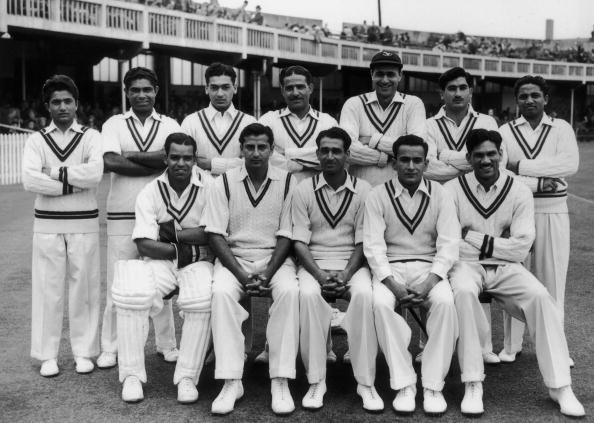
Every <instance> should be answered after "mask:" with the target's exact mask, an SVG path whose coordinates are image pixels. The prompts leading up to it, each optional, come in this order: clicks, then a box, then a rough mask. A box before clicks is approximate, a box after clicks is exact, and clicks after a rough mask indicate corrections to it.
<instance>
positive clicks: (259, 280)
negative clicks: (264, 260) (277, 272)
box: [245, 274, 272, 297]
mask: <svg viewBox="0 0 594 423" xmlns="http://www.w3.org/2000/svg"><path fill="white" fill-rule="evenodd" d="M250 276H251V277H250V282H249V283H247V284H246V285H245V292H246V293H247V294H248V295H251V296H252V297H266V296H268V295H269V294H270V292H271V291H272V288H270V287H269V281H268V278H267V277H266V276H264V275H262V274H252V275H250Z"/></svg>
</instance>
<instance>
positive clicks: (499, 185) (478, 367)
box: [446, 129, 584, 416]
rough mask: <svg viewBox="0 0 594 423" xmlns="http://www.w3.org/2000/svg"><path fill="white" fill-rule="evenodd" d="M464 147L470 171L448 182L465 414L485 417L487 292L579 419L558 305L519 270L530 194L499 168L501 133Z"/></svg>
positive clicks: (530, 219)
mask: <svg viewBox="0 0 594 423" xmlns="http://www.w3.org/2000/svg"><path fill="white" fill-rule="evenodd" d="M466 147H467V149H468V162H469V163H470V164H471V165H472V168H473V172H472V173H467V174H466V175H463V176H461V177H459V178H457V179H454V180H452V181H450V182H448V183H447V184H446V189H447V190H448V193H449V195H450V196H451V197H452V198H453V199H454V202H455V204H456V208H457V213H458V218H459V220H460V224H461V227H462V242H461V244H460V261H459V262H458V263H456V264H455V266H454V267H453V269H452V271H451V272H450V281H451V284H452V289H453V291H454V298H455V301H456V309H457V311H458V321H459V324H460V340H459V342H458V360H459V362H460V369H461V371H462V382H464V383H465V385H466V388H465V394H464V399H463V400H462V407H461V408H462V413H464V414H469V415H473V414H474V415H476V414H482V413H483V384H482V382H483V380H484V379H485V374H484V365H483V360H482V356H481V344H480V340H479V334H480V333H481V331H482V330H483V329H484V328H485V326H486V325H488V322H487V320H486V317H485V314H484V312H483V309H482V308H481V305H480V303H479V300H478V295H479V293H480V292H481V291H485V292H488V293H490V294H491V295H492V296H493V297H494V298H495V300H496V301H498V302H499V303H500V304H501V305H502V306H503V308H504V309H505V311H506V312H508V313H509V314H510V315H511V316H513V317H515V318H517V319H519V320H521V321H523V322H525V323H526V324H527V325H528V329H529V330H530V334H531V335H532V336H533V337H534V344H535V348H536V358H537V360H538V366H539V368H540V371H541V373H542V376H543V378H544V382H545V385H546V386H547V387H548V388H549V394H550V396H551V398H552V399H553V400H554V401H556V402H558V403H559V405H560V406H561V413H563V414H566V415H568V416H583V415H584V408H583V407H582V405H581V404H580V402H579V401H578V400H577V398H576V397H575V395H574V394H573V391H572V390H571V375H570V372H569V353H568V350H567V342H566V340H565V334H564V332H563V326H562V325H561V320H560V316H559V312H558V310H557V308H556V306H555V302H554V300H553V298H552V297H551V295H550V294H549V293H548V292H547V289H546V288H545V287H544V285H542V284H541V283H540V282H539V281H538V280H537V279H536V278H535V277H534V276H533V275H532V273H530V272H529V271H528V270H526V269H525V268H524V267H523V266H522V264H521V261H522V260H524V259H525V258H526V256H527V255H528V252H529V250H530V247H531V245H532V243H533V241H534V235H535V229H534V228H535V225H534V202H533V200H532V193H531V192H530V190H529V189H528V188H527V187H526V186H525V185H524V184H522V183H521V182H520V181H518V180H516V179H514V178H513V177H511V176H509V175H507V174H505V173H502V172H501V171H500V170H499V161H500V160H501V135H499V133H498V132H495V131H487V130H485V129H475V130H472V131H471V132H470V134H469V135H468V138H467V141H466Z"/></svg>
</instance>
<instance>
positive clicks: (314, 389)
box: [301, 379, 326, 410]
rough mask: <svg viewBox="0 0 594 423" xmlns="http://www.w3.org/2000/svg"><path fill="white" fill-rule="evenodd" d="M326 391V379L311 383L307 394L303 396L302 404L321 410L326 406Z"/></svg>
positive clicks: (308, 407) (305, 406) (311, 408)
mask: <svg viewBox="0 0 594 423" xmlns="http://www.w3.org/2000/svg"><path fill="white" fill-rule="evenodd" d="M325 393H326V380H325V379H322V380H321V381H320V382H318V383H312V384H311V385H309V390H308V391H307V394H305V396H304V397H303V400H302V401H301V405H302V406H303V408H307V409H309V410H319V409H320V408H322V407H323V406H324V394H325Z"/></svg>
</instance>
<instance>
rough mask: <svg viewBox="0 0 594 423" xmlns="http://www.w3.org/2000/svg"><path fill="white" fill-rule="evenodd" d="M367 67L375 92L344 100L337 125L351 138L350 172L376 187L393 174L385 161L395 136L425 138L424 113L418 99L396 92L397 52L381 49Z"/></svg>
mask: <svg viewBox="0 0 594 423" xmlns="http://www.w3.org/2000/svg"><path fill="white" fill-rule="evenodd" d="M370 69H371V81H372V84H373V89H374V91H371V92H368V93H365V94H361V95H358V96H355V97H351V98H349V99H348V100H347V101H346V102H345V103H344V106H343V108H342V112H341V115H340V126H341V127H342V128H344V129H345V130H346V131H347V132H348V133H349V135H350V136H351V139H352V141H353V143H352V145H351V158H350V164H351V166H350V168H349V172H350V173H351V174H352V175H353V176H356V177H358V178H361V179H364V180H366V181H367V182H369V183H370V184H371V185H372V186H375V185H378V184H380V183H383V182H385V181H387V180H389V179H391V178H393V177H394V176H395V171H394V169H393V168H392V166H391V165H390V164H389V163H388V162H389V161H391V160H393V157H392V144H394V141H396V139H397V138H398V137H400V136H402V135H417V136H419V137H421V138H424V137H425V117H426V116H425V106H424V105H423V102H422V101H421V99H420V98H418V97H415V96H413V95H407V94H403V93H400V92H398V83H399V82H400V80H401V79H402V61H401V60H400V57H398V55H397V54H396V53H393V52H391V51H385V50H384V51H380V52H379V53H377V54H376V55H375V56H373V58H372V59H371V64H370Z"/></svg>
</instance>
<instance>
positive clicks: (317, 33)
mask: <svg viewBox="0 0 594 423" xmlns="http://www.w3.org/2000/svg"><path fill="white" fill-rule="evenodd" d="M312 30H313V37H314V40H315V42H316V43H321V42H322V37H324V36H325V35H324V32H323V31H322V28H320V27H319V26H317V25H316V24H313V25H312Z"/></svg>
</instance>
